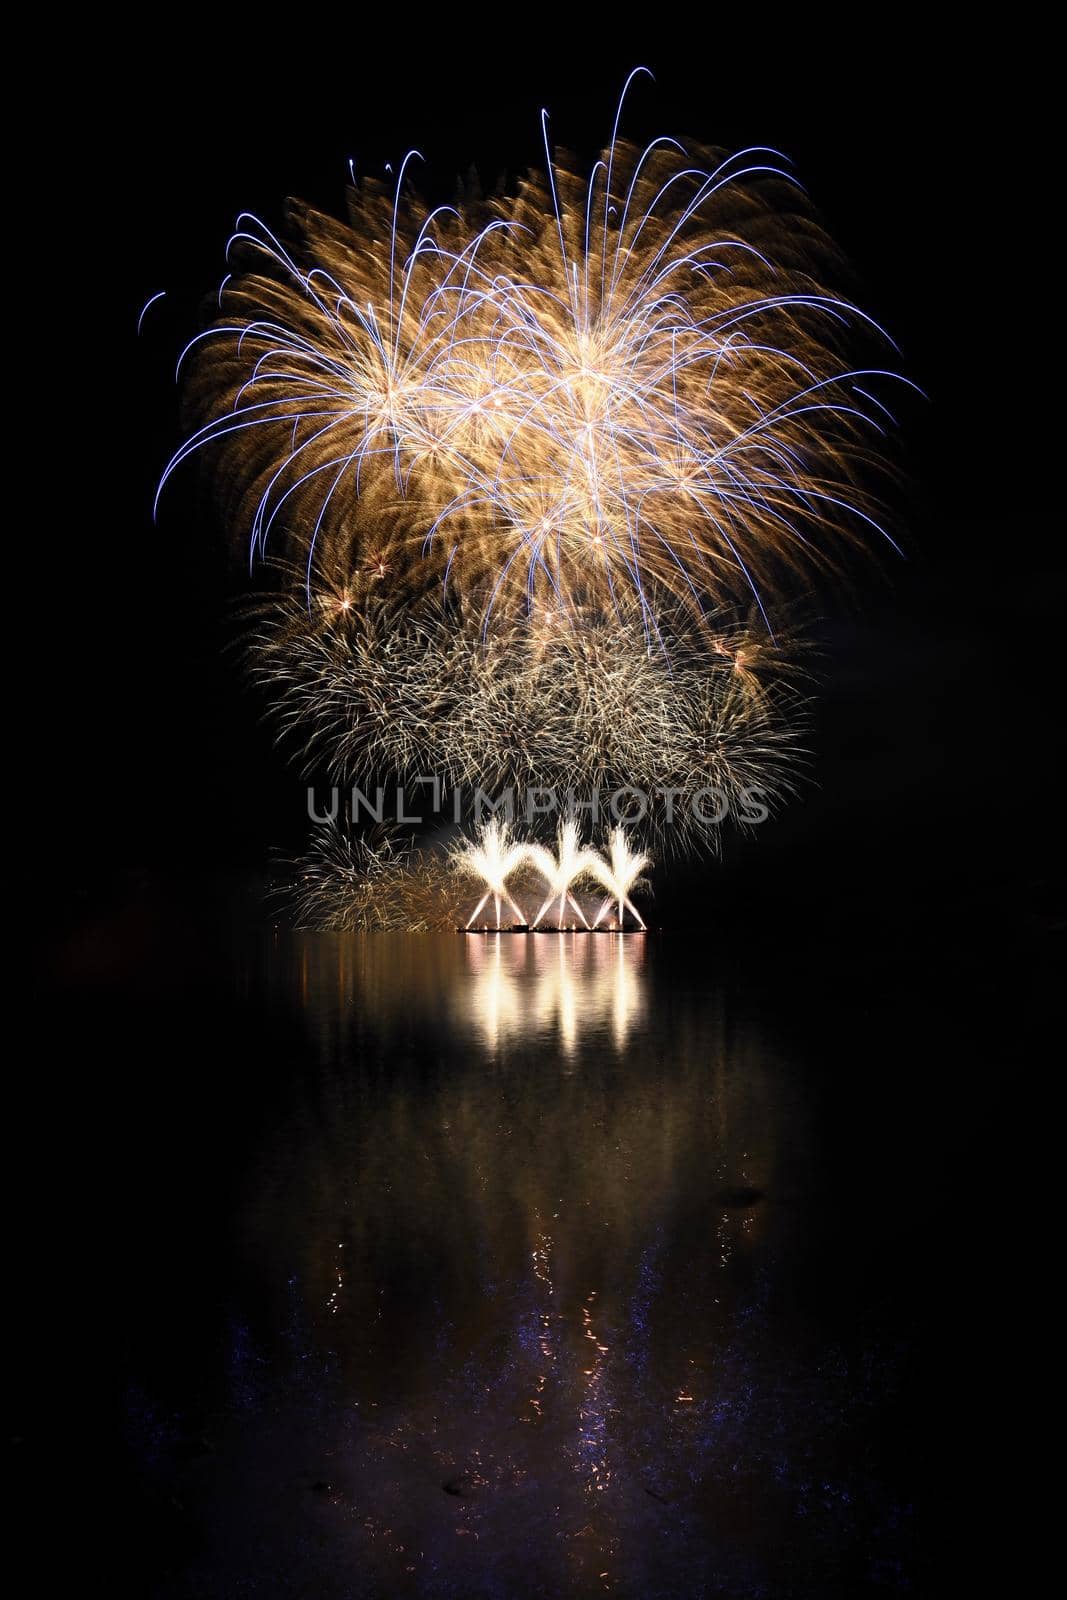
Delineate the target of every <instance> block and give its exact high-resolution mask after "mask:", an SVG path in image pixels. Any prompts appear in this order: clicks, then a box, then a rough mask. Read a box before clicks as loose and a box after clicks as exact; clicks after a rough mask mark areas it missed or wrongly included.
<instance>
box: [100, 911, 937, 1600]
mask: <svg viewBox="0 0 1067 1600" xmlns="http://www.w3.org/2000/svg"><path fill="white" fill-rule="evenodd" d="M212 981H213V985H214V988H215V992H214V994H213V1002H212V1003H213V1006H214V1007H215V1011H214V1013H213V1014H212V1018H211V1021H210V1023H209V1022H208V1015H209V1013H208V1007H207V1004H206V1001H205V1000H204V998H203V996H202V995H201V993H200V990H199V989H197V988H196V987H195V986H194V987H193V989H192V991H191V993H189V994H186V996H185V998H184V1001H183V1002H182V1006H181V1007H180V1008H179V1007H178V1006H177V1005H174V1027H175V1029H176V1033H175V1037H174V1039H173V1040H172V1049H173V1057H172V1058H171V1061H170V1068H169V1071H167V1072H166V1073H165V1074H164V1081H163V1083H162V1093H163V1097H164V1107H163V1112H162V1115H163V1116H164V1118H165V1117H166V1115H167V1113H166V1099H167V1097H168V1096H169V1097H170V1098H171V1099H172V1101H173V1103H174V1105H175V1107H176V1108H177V1107H178V1106H179V1105H183V1106H184V1109H181V1110H176V1115H177V1116H178V1117H179V1119H180V1120H181V1123H182V1128H183V1130H184V1131H183V1133H182V1136H181V1137H182V1141H183V1146H184V1159H183V1160H182V1161H181V1162H179V1163H173V1164H170V1163H167V1164H165V1165H166V1178H165V1179H164V1176H163V1174H162V1173H156V1172H155V1171H154V1168H153V1164H152V1162H151V1161H146V1163H145V1168H144V1173H143V1184H144V1189H143V1193H142V1196H141V1201H140V1203H141V1205H142V1206H143V1208H144V1212H145V1215H144V1218H143V1225H144V1228H145V1237H146V1239H147V1238H148V1237H151V1238H153V1239H154V1240H156V1241H157V1243H158V1241H161V1240H162V1241H164V1242H165V1245H166V1248H165V1249H157V1247H156V1246H155V1245H153V1246H146V1248H148V1249H149V1254H150V1260H149V1261H142V1262H141V1263H140V1264H139V1265H140V1267H141V1268H144V1267H145V1266H149V1267H150V1274H151V1276H152V1278H153V1279H154V1280H155V1281H154V1283H153V1284H152V1285H144V1298H143V1301H142V1295H141V1292H140V1290H138V1292H137V1293H136V1294H131V1301H132V1302H133V1305H132V1308H131V1315H132V1318H133V1325H132V1332H131V1338H130V1357H129V1362H130V1369H131V1376H130V1379H129V1381H128V1384H127V1388H126V1393H125V1400H124V1405H125V1415H126V1424H125V1425H126V1429H127V1435H128V1445H129V1449H130V1451H131V1453H132V1458H133V1460H134V1461H135V1463H136V1471H137V1474H138V1477H139V1480H140V1484H141V1492H142V1494H143V1495H144V1497H145V1512H144V1516H145V1518H146V1519H147V1520H146V1524H145V1525H146V1528H147V1530H148V1533H149V1535H150V1544H151V1547H152V1548H153V1549H154V1550H155V1552H156V1570H155V1571H154V1572H153V1573H152V1575H151V1581H152V1584H153V1588H152V1592H153V1593H158V1594H160V1595H163V1596H168V1597H171V1596H173V1597H179V1596H201V1595H226V1596H231V1595H243V1594H255V1595H291V1594H292V1595H305V1594H306V1595H309V1596H330V1597H332V1596H368V1597H370V1596H383V1597H385V1596H392V1595H397V1596H403V1595H413V1596H416V1595H427V1596H436V1595H441V1596H444V1595H455V1596H465V1597H470V1600H477V1597H481V1596H486V1597H488V1596H500V1597H506V1596H516V1597H521V1596H527V1595H530V1596H562V1595H572V1594H573V1595H578V1596H581V1595H587V1594H589V1595H592V1594H614V1595H619V1596H634V1597H642V1600H644V1597H653V1596H663V1597H668V1596H669V1597H677V1600H681V1597H686V1596H703V1595H723V1596H737V1597H749V1596H751V1597H755V1596H766V1597H777V1596H783V1597H784V1596H809V1595H810V1596H813V1597H814V1596H820V1597H821V1596H832V1595H838V1594H841V1595H849V1596H851V1595H858V1594H864V1593H868V1592H870V1593H898V1592H907V1590H908V1589H909V1588H910V1578H909V1574H910V1571H911V1544H912V1537H913V1536H912V1531H911V1516H912V1514H911V1508H910V1500H909V1495H908V1492H907V1489H906V1484H907V1465H908V1464H907V1460H906V1451H905V1453H904V1455H903V1456H902V1446H901V1441H900V1439H899V1437H898V1436H897V1431H898V1428H899V1408H900V1406H901V1404H902V1403H904V1402H903V1401H902V1396H906V1370H907V1363H908V1358H909V1348H910V1320H911V1308H910V1307H909V1305H908V1304H907V1286H906V1284H905V1285H904V1286H903V1298H902V1285H901V1284H900V1283H899V1282H897V1283H893V1282H890V1283H884V1282H883V1281H882V1278H881V1270H882V1269H881V1268H880V1267H879V1266H878V1260H879V1256H881V1258H883V1264H884V1258H885V1257H886V1251H887V1245H886V1240H887V1238H888V1239H890V1240H892V1238H893V1234H894V1230H893V1225H892V1217H893V1215H894V1206H895V1202H894V1201H893V1200H892V1198H891V1197H889V1198H888V1199H887V1196H886V1193H885V1185H884V1178H885V1162H884V1160H883V1159H880V1158H878V1157H877V1156H875V1157H874V1158H873V1159H874V1170H873V1171H872V1175H871V1188H870V1190H867V1189H865V1188H864V1187H863V1184H862V1181H861V1182H860V1184H859V1185H858V1186H857V1185H856V1183H855V1182H853V1183H851V1184H850V1187H849V1188H848V1189H847V1190H842V1189H841V1187H840V1184H839V1181H838V1179H839V1171H840V1168H841V1165H842V1152H841V1149H839V1148H838V1147H839V1146H841V1145H842V1144H847V1143H848V1142H849V1141H850V1139H851V1138H852V1130H850V1128H849V1126H848V1124H847V1114H843V1113H842V1110H841V1105H842V1103H843V1104H844V1105H845V1106H846V1107H847V1106H848V1105H850V1104H852V1103H854V1101H853V1092H852V1090H851V1089H850V1087H849V1077H848V1076H846V1075H850V1074H852V1073H854V1072H856V1071H870V1070H871V1064H870V1060H869V1059H868V1060H864V1057H865V1055H868V1056H869V1054H870V1051H871V1047H872V1046H871V1041H870V1039H867V1040H865V1038H864V1035H863V1034H862V1033H860V1034H859V1035H858V1036H857V1034H856V1032H855V1026H856V1019H855V1017H854V1016H853V1017H852V1019H851V1021H850V1023H849V1026H848V1027H847V1028H843V1027H842V1026H841V1025H840V1024H839V1023H835V1022H834V1020H833V1019H832V1018H830V1017H829V1016H827V1018H826V1029H825V1038H824V1039H823V1041H822V1043H821V1044H820V1042H819V1039H818V1034H816V1035H815V1036H814V1039H813V1036H812V1017H811V1015H810V1013H809V1014H806V1015H805V1016H804V1017H803V1018H798V1017H797V1016H795V1015H794V1013H793V1009H792V1008H793V1005H794V999H793V997H792V996H791V994H790V992H789V991H788V990H787V989H783V991H782V992H781V993H779V994H775V993H774V992H773V985H768V984H767V983H762V984H761V985H759V986H757V987H756V988H752V987H750V986H746V985H745V984H743V983H738V982H737V981H736V979H731V980H729V981H728V980H726V979H725V978H720V977H718V976H717V975H716V972H715V970H714V965H713V964H709V961H708V959H707V957H705V956H703V955H702V954H701V953H700V948H699V946H698V945H696V944H694V943H693V942H692V941H691V940H688V939H686V938H684V937H682V936H678V937H666V936H664V937H659V936H656V935H652V934H649V935H641V934H634V935H627V936H624V937H623V936H618V935H607V934H605V935H599V934H598V935H595V936H591V935H564V936H556V935H554V934H545V935H525V936H520V935H514V936H509V935H500V936H496V935H490V936H473V935H472V936H462V935H450V936H431V935H412V936H389V935H368V936H334V935H311V934H307V935H298V934H286V933H281V932H275V933H273V934H266V935H242V936H240V937H235V938H234V939H233V940H232V941H231V942H230V944H229V946H228V957H227V964H226V969H225V972H224V973H223V975H222V976H221V977H219V975H218V974H216V975H215V977H214V979H213V980H212ZM218 989H221V990H222V1000H220V997H219V994H218V992H217V991H218ZM223 1001H224V1021H223V1022H222V1024H221V1025H220V1024H219V1021H218V1012H219V1007H220V1005H222V1003H223ZM168 1003H169V1004H172V1005H173V1004H174V1003H173V1002H168ZM201 1024H202V1025H203V1027H204V1028H205V1029H206V1028H208V1027H210V1028H211V1030H212V1035H213V1041H212V1046H213V1047H212V1048H211V1049H210V1050H209V1049H208V1048H207V1040H206V1035H205V1038H204V1050H203V1051H202V1052H201V1051H200V1050H199V1049H198V1046H197V1038H198V1037H199V1032H198V1028H199V1025H201ZM862 1026H864V1027H866V1028H867V1029H868V1030H870V1032H871V1033H872V1034H873V1032H874V1031H875V1030H876V1029H878V1028H879V1027H880V1026H881V1023H880V1022H879V1020H878V1017H877V1014H876V1015H875V1017H873V1018H872V1017H869V1016H868V1017H866V1018H864V1019H863V1022H862ZM220 1027H221V1039H222V1043H221V1045H220V1042H219V1041H220ZM853 1052H855V1054H853ZM874 1056H875V1059H876V1061H878V1062H881V1065H879V1066H876V1068H875V1070H876V1072H882V1073H885V1077H884V1078H883V1079H880V1080H879V1082H880V1083H881V1085H882V1087H883V1088H884V1089H888V1088H889V1078H888V1071H887V1069H886V1065H885V1063H884V1061H883V1060H882V1058H881V1057H880V1056H879V1054H878V1050H877V1046H876V1045H875V1046H874ZM171 1078H172V1079H173V1080H174V1081H173V1082H168V1081H167V1080H168V1079H171ZM190 1099H191V1100H192V1101H193V1102H194V1104H195V1110H194V1111H190V1109H189V1102H190ZM843 1116H844V1120H843ZM857 1133H858V1134H859V1137H861V1138H862V1137H866V1135H865V1134H863V1133H861V1132H859V1130H857ZM862 1167H863V1163H862V1162H860V1163H858V1168H852V1167H850V1171H851V1172H852V1175H853V1177H854V1176H855V1171H856V1170H860V1171H862ZM176 1173H180V1174H181V1177H180V1178H179V1179H177V1180H176V1178H175V1174H176ZM157 1224H158V1226H157ZM868 1240H869V1241H870V1247H871V1250H872V1251H873V1253H874V1257H875V1270H874V1271H873V1272H872V1271H871V1270H870V1267H871V1262H870V1260H865V1259H864V1256H865V1255H866V1254H867V1242H868ZM890 1258H891V1260H892V1264H893V1270H894V1271H899V1267H900V1261H901V1259H902V1258H901V1255H900V1253H899V1252H898V1251H896V1250H893V1251H890ZM137 1270H138V1266H137V1265H136V1264H134V1263H131V1273H132V1274H133V1275H134V1279H135V1281H136V1272H137ZM902 1484H903V1485H904V1486H902Z"/></svg>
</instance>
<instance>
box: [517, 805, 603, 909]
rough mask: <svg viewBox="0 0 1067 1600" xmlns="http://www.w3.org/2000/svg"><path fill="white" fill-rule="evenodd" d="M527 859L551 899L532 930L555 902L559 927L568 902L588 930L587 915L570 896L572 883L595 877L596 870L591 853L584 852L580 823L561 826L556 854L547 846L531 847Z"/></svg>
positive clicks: (548, 898) (544, 906)
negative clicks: (593, 875) (543, 882)
mask: <svg viewBox="0 0 1067 1600" xmlns="http://www.w3.org/2000/svg"><path fill="white" fill-rule="evenodd" d="M526 859H527V861H529V862H530V863H531V865H533V866H534V867H536V869H537V871H538V872H539V873H540V875H541V877H542V878H543V879H544V881H545V883H546V884H547V885H548V897H547V899H546V900H545V903H544V905H543V906H542V907H541V909H540V911H538V913H537V915H536V917H534V919H533V922H532V923H531V927H534V928H536V927H537V925H538V923H539V922H540V921H541V918H542V917H543V916H544V914H545V912H546V911H547V910H548V908H549V906H550V905H551V904H552V902H553V900H557V899H558V901H559V905H558V907H557V920H556V925H557V927H559V928H562V926H563V918H564V916H565V915H566V910H567V903H568V901H569V902H570V905H571V906H572V908H573V909H574V911H576V912H577V914H578V916H579V917H580V919H581V921H582V925H583V927H586V928H588V926H589V923H588V921H587V920H586V915H585V912H584V911H583V910H582V908H581V906H580V905H579V904H578V902H577V900H576V899H575V898H574V895H573V894H572V893H571V888H572V885H573V884H575V883H577V882H578V881H579V880H580V879H581V878H588V877H590V876H592V874H593V872H594V871H595V868H594V863H593V853H592V851H590V850H586V849H583V847H582V845H581V841H580V836H579V831H578V824H577V823H576V822H575V821H573V820H571V819H568V820H567V821H565V822H562V823H561V824H560V827H559V831H558V833H557V835H556V851H555V854H553V853H552V851H551V850H546V849H545V847H544V845H540V844H530V845H527V847H526Z"/></svg>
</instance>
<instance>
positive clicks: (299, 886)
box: [278, 825, 467, 933]
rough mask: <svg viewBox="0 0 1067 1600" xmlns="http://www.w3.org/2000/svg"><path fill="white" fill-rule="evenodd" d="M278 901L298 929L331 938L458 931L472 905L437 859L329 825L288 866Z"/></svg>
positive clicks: (387, 840)
mask: <svg viewBox="0 0 1067 1600" xmlns="http://www.w3.org/2000/svg"><path fill="white" fill-rule="evenodd" d="M278 894H279V898H280V900H281V903H282V904H283V906H284V908H285V909H286V910H287V911H288V912H289V914H290V915H291V917H292V919H293V923H294V925H295V926H296V927H297V928H313V929H316V930H319V931H323V932H328V933H351V932H354V931H357V930H373V931H375V932H414V933H422V932H443V931H445V930H447V929H450V928H454V927H455V926H456V924H457V922H458V920H459V919H460V917H461V915H462V911H463V907H464V905H465V903H466V898H467V897H466V894H465V889H464V885H463V883H462V882H461V880H460V879H459V878H458V877H457V875H456V873H455V872H453V871H452V870H451V869H450V867H449V864H448V862H447V861H446V859H445V858H444V857H443V856H442V855H441V854H439V853H438V852H435V851H433V850H429V849H425V850H424V849H419V848H417V847H415V846H413V845H412V844H411V843H410V841H408V842H407V843H405V842H403V841H401V840H397V839H393V838H389V837H383V838H379V839H377V840H374V839H370V840H368V839H357V838H353V837H352V836H351V835H350V834H349V833H346V832H345V831H344V830H342V829H340V828H336V827H333V826H330V825H323V826H321V827H319V828H317V829H316V830H315V833H314V835H313V837H312V840H311V844H310V847H309V849H308V851H307V853H306V854H305V855H304V856H302V857H301V858H300V859H299V860H297V861H294V862H291V863H289V864H288V865H287V867H286V869H285V872H284V877H283V881H282V883H281V885H280V888H279V891H278Z"/></svg>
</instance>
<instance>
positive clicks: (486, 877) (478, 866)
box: [453, 817, 527, 928]
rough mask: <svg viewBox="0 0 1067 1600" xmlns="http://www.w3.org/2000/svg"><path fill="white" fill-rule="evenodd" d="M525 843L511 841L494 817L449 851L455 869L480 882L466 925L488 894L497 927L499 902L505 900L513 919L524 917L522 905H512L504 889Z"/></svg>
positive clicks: (519, 862)
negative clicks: (481, 890) (475, 834)
mask: <svg viewBox="0 0 1067 1600" xmlns="http://www.w3.org/2000/svg"><path fill="white" fill-rule="evenodd" d="M526 853H527V847H526V845H524V844H519V843H516V842H515V841H513V840H512V839H511V838H510V837H509V834H508V829H507V826H506V825H505V824H504V823H502V822H500V821H499V820H498V819H497V818H496V817H494V818H493V820H492V821H491V822H489V823H487V825H486V826H485V827H484V828H483V829H482V831H481V833H480V835H479V836H478V838H477V839H476V840H473V841H470V840H465V841H464V842H463V844H461V845H459V846H458V847H457V848H456V849H455V851H454V852H453V862H454V864H455V867H456V869H457V871H458V872H460V873H461V874H466V875H467V876H469V877H473V878H477V879H478V881H479V883H484V884H485V886H486V888H485V893H484V894H483V895H482V898H481V899H480V900H479V902H478V904H477V905H476V906H475V908H474V910H473V911H472V912H471V915H470V918H469V920H468V922H467V927H468V928H469V927H470V926H471V924H472V923H473V922H474V920H475V918H476V917H477V916H478V913H479V912H480V911H481V909H482V907H483V906H484V905H485V902H486V901H487V900H488V899H489V897H490V895H491V896H492V898H493V904H494V906H495V908H496V925H497V927H498V928H499V927H500V902H501V901H502V900H506V901H507V903H508V905H509V906H510V907H511V909H512V911H513V912H514V913H515V916H516V918H517V920H518V921H519V922H520V923H522V922H525V921H526V918H525V916H524V914H523V911H522V907H521V906H519V905H516V903H515V901H514V900H513V899H512V898H511V895H510V894H509V893H508V889H507V882H508V879H509V878H510V877H511V876H512V874H513V873H514V872H515V871H516V870H517V868H519V867H521V866H522V864H523V862H524V861H525V859H526Z"/></svg>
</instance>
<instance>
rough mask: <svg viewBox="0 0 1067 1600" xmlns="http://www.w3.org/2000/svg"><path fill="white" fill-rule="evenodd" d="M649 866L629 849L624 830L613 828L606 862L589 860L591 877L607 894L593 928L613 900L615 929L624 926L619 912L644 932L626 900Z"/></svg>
mask: <svg viewBox="0 0 1067 1600" xmlns="http://www.w3.org/2000/svg"><path fill="white" fill-rule="evenodd" d="M648 864H649V858H648V856H646V855H641V854H640V853H636V854H635V853H634V852H633V851H632V850H631V849H630V841H629V840H628V839H627V837H626V830H625V829H624V828H614V829H613V830H612V834H611V838H610V840H609V850H608V858H607V860H606V861H605V860H604V858H603V857H602V856H593V857H592V859H591V861H590V867H591V870H592V872H593V875H594V877H595V878H596V879H597V880H598V882H600V883H601V884H602V885H603V887H604V888H605V889H606V890H607V891H608V896H609V898H608V899H607V900H605V901H604V904H603V905H602V906H601V908H600V910H599V911H598V912H597V915H596V919H595V921H594V923H593V927H594V928H595V927H597V926H598V925H599V923H600V920H601V918H602V917H603V915H604V913H605V912H606V911H607V909H608V907H609V906H610V905H611V903H612V901H613V900H614V901H615V903H616V904H617V906H618V915H619V928H620V930H621V929H622V927H623V925H624V921H625V919H624V917H623V910H624V908H625V909H626V910H627V911H629V913H630V915H631V916H632V917H633V919H634V921H635V922H636V923H637V925H638V927H639V928H644V926H645V924H644V920H643V918H642V916H641V914H640V912H639V911H638V910H637V907H636V906H635V905H634V903H633V901H632V900H631V899H630V894H631V892H632V891H633V890H634V889H636V888H637V886H638V885H639V884H640V883H642V882H643V881H644V878H643V874H644V870H645V868H646V867H647V866H648Z"/></svg>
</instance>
